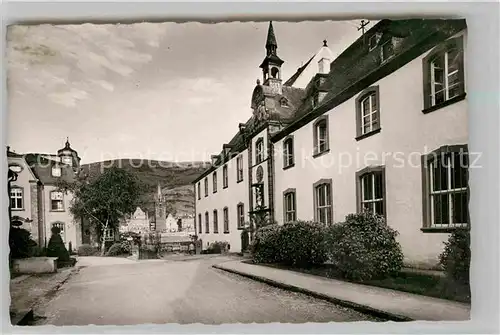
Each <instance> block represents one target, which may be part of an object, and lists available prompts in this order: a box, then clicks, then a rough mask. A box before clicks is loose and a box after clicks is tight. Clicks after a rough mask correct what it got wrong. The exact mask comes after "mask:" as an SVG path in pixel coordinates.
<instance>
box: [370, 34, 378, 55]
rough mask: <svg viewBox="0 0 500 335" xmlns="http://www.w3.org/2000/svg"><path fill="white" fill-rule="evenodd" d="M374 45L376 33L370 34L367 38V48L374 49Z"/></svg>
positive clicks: (375, 44) (375, 43)
mask: <svg viewBox="0 0 500 335" xmlns="http://www.w3.org/2000/svg"><path fill="white" fill-rule="evenodd" d="M376 46H377V35H372V36H370V38H369V39H368V48H369V50H370V51H372V50H373V49H375V47H376Z"/></svg>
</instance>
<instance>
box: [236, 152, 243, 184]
mask: <svg viewBox="0 0 500 335" xmlns="http://www.w3.org/2000/svg"><path fill="white" fill-rule="evenodd" d="M236 167H237V172H236V178H237V179H236V180H237V181H238V182H240V181H242V180H243V156H238V158H236Z"/></svg>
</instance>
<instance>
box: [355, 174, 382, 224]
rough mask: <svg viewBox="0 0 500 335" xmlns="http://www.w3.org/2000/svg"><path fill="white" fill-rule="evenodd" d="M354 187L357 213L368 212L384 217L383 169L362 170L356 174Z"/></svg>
mask: <svg viewBox="0 0 500 335" xmlns="http://www.w3.org/2000/svg"><path fill="white" fill-rule="evenodd" d="M356 185H357V189H356V195H357V199H358V201H357V208H358V212H361V211H369V212H372V213H375V214H379V215H384V216H385V215H386V211H385V203H386V202H385V168H384V167H383V166H376V167H366V168H364V169H362V170H361V171H359V172H357V173H356Z"/></svg>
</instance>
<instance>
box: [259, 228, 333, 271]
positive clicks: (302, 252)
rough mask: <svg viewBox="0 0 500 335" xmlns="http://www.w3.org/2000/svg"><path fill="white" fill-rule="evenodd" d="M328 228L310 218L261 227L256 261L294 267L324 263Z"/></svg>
mask: <svg viewBox="0 0 500 335" xmlns="http://www.w3.org/2000/svg"><path fill="white" fill-rule="evenodd" d="M324 229H325V228H324V226H323V225H321V224H319V223H314V222H306V221H297V222H293V223H287V224H285V225H283V226H279V225H276V224H272V225H269V226H266V227H262V228H259V229H258V230H257V231H256V233H255V238H254V240H253V241H252V244H251V251H252V257H253V260H254V262H256V263H282V264H285V265H289V266H294V267H310V266H314V265H319V264H322V263H324V262H325V261H326V252H325V244H324V236H325V234H324Z"/></svg>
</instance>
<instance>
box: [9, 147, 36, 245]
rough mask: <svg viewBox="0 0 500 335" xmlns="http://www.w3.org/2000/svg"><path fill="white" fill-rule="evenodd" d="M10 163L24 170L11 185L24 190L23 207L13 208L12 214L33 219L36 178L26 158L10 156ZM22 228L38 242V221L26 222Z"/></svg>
mask: <svg viewBox="0 0 500 335" xmlns="http://www.w3.org/2000/svg"><path fill="white" fill-rule="evenodd" d="M8 163H9V165H19V166H20V167H21V168H22V171H21V172H20V173H18V175H17V180H16V181H13V182H12V183H11V187H20V188H21V189H22V190H23V208H22V209H21V210H19V209H12V216H20V217H22V218H28V219H30V220H33V215H32V208H31V207H32V206H31V199H32V196H33V197H36V194H32V192H31V187H30V185H31V184H32V183H34V182H36V178H35V176H34V175H33V173H32V172H31V170H30V169H29V167H28V164H26V161H25V160H24V158H22V157H8ZM9 201H10V198H9ZM20 228H23V229H26V230H28V231H29V232H30V233H31V238H32V239H33V240H34V241H36V242H38V221H35V220H33V222H24V223H23V225H22V226H21V227H20Z"/></svg>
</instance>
